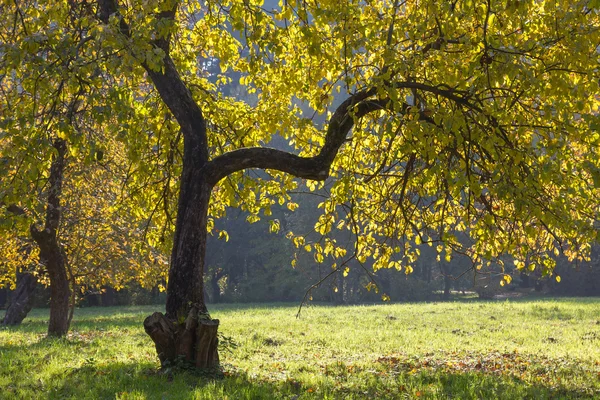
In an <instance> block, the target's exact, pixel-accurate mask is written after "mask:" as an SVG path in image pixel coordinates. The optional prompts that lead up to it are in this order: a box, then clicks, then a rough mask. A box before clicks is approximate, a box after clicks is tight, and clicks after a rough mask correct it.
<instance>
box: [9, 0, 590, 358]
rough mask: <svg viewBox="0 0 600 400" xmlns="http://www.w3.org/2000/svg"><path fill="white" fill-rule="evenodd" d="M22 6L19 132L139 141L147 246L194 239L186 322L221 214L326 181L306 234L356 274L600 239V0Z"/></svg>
mask: <svg viewBox="0 0 600 400" xmlns="http://www.w3.org/2000/svg"><path fill="white" fill-rule="evenodd" d="M2 5H3V14H4V15H7V16H10V18H5V19H4V20H3V22H2V23H1V24H2V25H1V28H0V29H1V33H2V36H1V39H0V40H1V46H2V47H1V48H0V55H1V57H2V59H1V62H0V68H1V76H2V90H3V110H2V111H3V112H2V115H3V121H2V128H1V129H2V130H1V131H0V134H1V135H2V136H0V140H2V141H13V142H15V143H17V144H18V143H21V145H22V146H25V147H27V150H26V151H27V152H29V153H34V154H37V147H32V146H45V147H46V148H49V146H50V144H51V143H52V141H53V140H54V139H55V137H59V138H62V139H65V140H67V141H68V142H69V148H70V149H71V150H70V151H71V155H73V156H74V155H75V154H79V153H87V154H90V152H91V151H92V149H94V148H95V147H94V146H96V147H97V146H100V147H107V144H108V143H110V141H111V140H117V141H118V142H119V143H121V144H122V145H123V146H124V148H125V152H126V154H127V157H128V160H129V162H130V165H131V169H130V173H129V177H130V183H131V186H130V188H131V187H135V186H136V185H138V186H137V187H138V188H139V187H140V185H141V184H142V183H143V186H144V189H143V190H141V191H133V192H132V196H133V198H135V199H137V202H138V203H137V205H138V207H137V212H138V214H139V215H143V216H144V217H145V218H146V219H147V227H148V229H147V233H148V234H147V235H146V237H147V239H148V240H149V241H150V243H151V244H152V245H155V244H156V245H158V244H160V243H164V244H165V247H168V246H169V244H171V243H173V250H172V256H171V266H170V275H169V289H168V290H169V292H170V293H169V296H168V300H167V316H168V317H169V318H170V319H171V320H172V321H179V323H180V324H181V323H182V321H183V319H185V316H186V315H188V311H189V310H190V309H192V310H193V309H197V310H199V311H201V312H203V311H205V306H204V300H203V294H202V278H203V265H204V248H205V243H206V240H205V237H206V230H208V231H209V232H214V231H213V230H214V224H215V222H214V220H215V218H218V217H220V216H223V215H224V213H225V210H226V209H227V207H241V208H242V209H244V210H246V211H248V212H250V214H251V215H250V217H249V219H250V221H252V220H256V219H257V218H260V217H261V216H263V215H264V216H267V217H268V216H269V215H270V214H271V207H272V206H273V205H274V204H276V203H279V204H282V205H283V204H287V207H288V208H290V209H294V208H296V206H297V205H296V204H295V203H294V202H293V201H292V199H291V196H290V192H292V191H294V190H296V189H297V188H298V187H299V185H300V184H302V185H306V186H307V187H308V188H310V189H316V188H323V189H325V190H326V193H327V198H326V199H324V201H323V202H322V203H321V205H320V206H321V209H322V215H321V216H320V218H319V220H318V222H317V223H316V225H315V230H316V231H317V232H318V233H319V234H320V235H321V237H320V239H318V240H316V241H314V242H312V243H309V242H308V241H307V240H306V239H305V238H304V236H303V235H300V234H297V233H294V232H288V236H289V237H290V238H291V239H292V240H293V242H294V244H295V245H296V246H297V247H298V248H302V249H304V250H306V251H309V252H312V253H313V254H314V259H315V260H316V262H317V263H324V262H325V260H326V259H330V260H329V261H328V264H329V265H332V266H333V268H332V269H333V270H334V271H338V270H341V271H346V268H347V265H348V262H349V260H357V261H358V262H359V263H366V262H372V265H373V268H375V269H378V268H396V269H403V270H404V271H405V272H407V273H410V271H411V269H412V267H411V265H412V264H413V263H414V262H415V261H416V259H417V258H418V256H419V250H418V245H420V244H422V243H427V244H431V245H432V246H436V248H437V249H438V252H439V253H440V257H444V258H450V257H452V254H453V252H460V253H463V254H465V255H467V256H469V257H470V258H471V259H472V261H473V265H474V266H475V267H476V268H482V267H485V266H486V265H488V264H489V263H490V262H491V260H494V259H498V258H499V256H501V255H510V256H512V259H514V262H515V265H516V266H517V267H518V268H524V267H525V259H527V260H528V262H529V264H528V265H533V266H534V267H535V268H541V269H542V270H543V271H544V272H545V273H551V272H552V269H553V261H552V258H550V257H549V255H551V254H553V253H562V254H564V255H566V256H567V257H569V258H570V259H580V258H584V257H586V254H587V253H588V252H589V249H590V243H591V242H592V241H594V240H596V239H597V233H598V230H597V225H596V224H597V220H598V185H599V184H600V158H599V157H598V145H599V143H600V142H599V141H600V134H599V132H598V129H599V127H600V123H599V117H598V97H597V94H598V85H599V78H600V73H599V69H598V62H599V52H598V45H599V43H600V28H599V26H600V15H599V8H600V7H599V5H598V2H597V1H590V0H581V1H562V0H553V1H538V0H536V1H531V0H530V1H508V2H505V1H496V0H487V1H471V0H464V1H460V0H457V1H450V2H442V3H440V2H437V1H400V0H394V1H384V0H380V1H346V2H339V1H329V0H327V1H318V2H317V1H311V0H302V1H281V2H279V3H278V4H275V3H272V2H266V3H265V2H263V1H260V0H259V1H255V0H231V1H229V0H228V1H213V0H207V1H202V2H198V1H175V0H162V1H159V0H143V1H142V0H140V1H138V0H129V1H115V0H99V1H97V2H72V1H62V2H55V1H18V2H9V1H3V3H2ZM234 80H236V81H237V82H234ZM234 84H235V88H234V87H233V86H234ZM234 89H235V90H234ZM75 112H77V120H80V121H83V122H82V123H86V124H90V125H92V126H93V127H94V129H93V131H98V132H100V131H101V132H102V136H101V137H96V138H95V139H91V138H90V137H87V136H86V135H82V134H81V133H80V129H78V128H76V127H75V128H74V124H72V123H71V124H69V123H66V122H65V121H69V120H72V119H73V118H72V117H73V115H74V113H75ZM48 113H51V114H52V118H50V119H49V118H47V114H48ZM48 121H51V122H48ZM93 137H94V136H92V138H93ZM104 138H106V139H104ZM281 138H283V139H284V141H285V143H284V144H282V143H281V141H280V139H281ZM43 154H46V155H45V156H43V158H44V159H45V160H46V161H45V162H46V163H47V162H48V161H47V160H48V159H49V157H50V154H51V152H49V151H46V152H45V153H43ZM40 161H41V162H44V160H40ZM34 165H36V164H35V163H34ZM249 169H263V170H266V174H255V173H252V172H249ZM178 176H180V178H179V179H178V178H177V177H178ZM297 178H300V179H303V180H304V182H302V183H301V182H300V181H299V180H298V179H297ZM178 188H179V189H178ZM3 196H7V195H6V194H3ZM176 196H178V200H177V201H176V200H175V197H176ZM209 199H210V202H209ZM3 203H4V204H9V203H10V201H9V200H8V199H5V200H3ZM175 215H176V217H175ZM175 218H176V219H175ZM173 228H175V229H174V230H175V233H174V236H172V235H171V232H172V230H173ZM277 228H278V225H277V223H276V222H275V221H274V222H273V229H277ZM335 230H348V231H349V232H351V233H352V234H353V235H354V237H355V246H354V248H353V250H351V251H348V250H347V249H346V248H345V246H343V245H340V244H338V243H337V241H336V240H335V236H334V235H333V234H332V232H333V231H335ZM220 235H223V236H225V234H223V233H220ZM171 237H173V239H172V241H171V239H170V238H171ZM499 262H502V260H499ZM507 279H509V278H507ZM147 329H149V328H148V327H147ZM185 329H186V330H187V329H188V326H187V325H186V328H185ZM157 349H158V344H157ZM159 353H160V351H159ZM163 356H164V354H163Z"/></svg>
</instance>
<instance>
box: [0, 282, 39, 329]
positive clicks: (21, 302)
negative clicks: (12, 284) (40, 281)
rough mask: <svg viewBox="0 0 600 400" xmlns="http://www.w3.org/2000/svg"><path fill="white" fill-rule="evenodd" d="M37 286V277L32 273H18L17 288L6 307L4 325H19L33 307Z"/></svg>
mask: <svg viewBox="0 0 600 400" xmlns="http://www.w3.org/2000/svg"><path fill="white" fill-rule="evenodd" d="M36 286H37V277H35V276H34V275H33V274H30V273H27V272H25V273H22V274H17V288H16V289H15V291H14V292H13V295H12V299H11V300H12V301H11V302H10V305H9V306H8V308H7V309H6V314H4V318H3V319H2V325H5V326H7V325H19V324H20V323H21V322H23V320H24V319H25V317H26V316H27V314H29V311H31V309H32V308H33V293H34V291H35V287H36Z"/></svg>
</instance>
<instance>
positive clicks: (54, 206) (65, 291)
mask: <svg viewBox="0 0 600 400" xmlns="http://www.w3.org/2000/svg"><path fill="white" fill-rule="evenodd" d="M54 148H55V149H56V150H57V156H56V157H55V158H54V159H53V160H52V165H51V167H50V178H49V179H48V185H49V189H48V201H47V205H46V222H45V225H44V229H43V230H38V229H37V228H36V227H35V226H34V225H31V227H30V232H31V237H32V238H33V240H35V242H36V243H37V245H38V246H39V248H40V262H41V263H42V264H43V265H44V266H45V267H46V269H47V271H48V276H49V277H50V322H49V323H48V336H59V337H60V336H64V335H65V334H66V333H67V332H68V330H69V298H70V295H71V290H70V288H69V279H68V277H67V264H66V255H65V253H64V251H63V249H62V246H61V245H60V244H59V242H58V226H59V223H60V217H61V211H62V210H61V206H60V197H61V195H62V182H63V176H64V171H65V154H66V151H67V145H66V142H65V141H64V140H61V139H57V140H55V141H54Z"/></svg>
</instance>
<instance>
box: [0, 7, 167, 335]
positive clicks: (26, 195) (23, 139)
mask: <svg viewBox="0 0 600 400" xmlns="http://www.w3.org/2000/svg"><path fill="white" fill-rule="evenodd" d="M34 6H35V4H33V3H31V4H22V3H14V4H10V5H8V4H3V5H2V7H3V10H6V11H7V12H8V13H9V14H10V15H13V16H14V17H15V18H16V19H13V20H12V21H18V22H19V23H18V24H16V25H13V24H12V23H9V22H7V21H3V22H2V23H1V24H0V26H1V27H2V28H1V32H2V34H3V36H2V43H1V45H2V48H1V49H0V55H1V63H0V71H1V74H0V76H1V88H2V96H1V97H0V110H1V113H2V121H1V123H0V171H1V174H0V182H1V187H2V190H0V210H2V211H3V215H2V219H0V225H1V226H0V228H1V229H0V236H1V237H2V242H3V246H2V248H1V249H0V250H2V253H1V254H2V256H3V257H2V258H3V260H2V264H0V267H2V268H1V269H0V273H1V276H2V280H6V281H8V283H12V282H11V281H12V280H14V278H15V277H16V276H21V273H24V276H25V277H26V278H27V279H20V280H19V281H20V282H23V283H24V285H23V286H21V287H20V289H21V290H19V291H18V293H17V294H18V295H19V296H18V297H17V298H15V300H16V301H15V302H14V305H15V306H16V308H14V307H11V308H10V309H9V311H7V314H6V316H5V320H4V322H5V323H19V322H20V321H21V320H22V319H23V318H24V317H25V315H26V314H27V312H28V311H29V309H30V308H31V304H30V302H29V300H30V299H31V292H32V290H33V288H34V287H35V285H36V283H37V281H38V280H40V281H42V283H44V284H47V285H49V286H50V291H51V300H50V323H49V326H48V334H49V335H53V336H62V335H64V334H66V332H67V331H68V327H69V324H70V321H71V318H72V315H73V314H72V312H73V306H74V303H75V298H76V296H77V291H78V289H79V288H85V287H89V286H92V287H100V286H102V285H105V284H107V283H110V284H112V285H114V286H116V287H120V286H122V285H124V284H126V283H127V282H129V281H132V280H136V281H138V282H141V283H142V284H144V285H146V286H148V285H154V284H156V283H157V281H158V280H160V279H162V275H161V272H160V271H161V270H162V269H164V268H163V265H164V263H163V262H162V258H163V257H162V256H161V254H160V253H158V252H157V251H155V250H154V249H153V248H151V247H149V246H147V245H146V246H144V245H142V240H141V238H142V237H143V236H144V233H145V232H147V231H148V230H149V229H153V228H152V227H150V226H148V224H146V226H145V227H144V226H143V224H142V221H140V220H139V218H135V217H134V215H133V214H134V212H133V211H134V210H133V209H132V207H131V203H129V202H128V201H127V200H126V199H123V198H122V197H123V193H122V189H123V186H124V185H125V184H126V183H127V179H128V178H127V168H128V162H127V160H126V158H125V156H124V146H123V144H122V143H120V142H119V141H118V138H117V137H115V136H112V135H105V134H104V132H103V131H102V129H101V123H103V122H105V121H108V122H114V120H112V119H111V116H110V113H109V112H107V110H106V109H105V108H103V107H102V103H101V102H99V101H97V99H98V96H99V95H101V96H105V95H107V92H106V90H105V89H106V88H105V87H102V86H97V85H95V83H94V79H98V78H99V72H98V71H95V69H94V68H95V67H94V65H93V64H92V63H90V60H95V56H94V55H92V56H91V57H87V56H89V53H88V54H86V56H84V55H83V54H82V46H83V44H85V41H86V39H85V38H82V34H83V30H84V26H83V25H84V16H85V15H87V12H88V11H89V10H88V8H87V6H86V5H85V4H74V3H73V4H71V6H70V8H69V9H65V8H64V7H63V5H62V4H46V5H44V11H46V14H44V13H40V10H37V9H36V8H35V7H34ZM23 7H25V8H23ZM25 10H26V12H25ZM64 11H67V14H61V13H62V12H64ZM51 17H53V18H63V17H64V18H65V19H64V25H61V26H60V27H59V26H58V25H53V26H50V27H49V26H48V23H49V21H50V18H51ZM21 64H23V65H26V66H27V67H26V68H23V69H20V68H18V66H19V65H21ZM102 82H104V80H102ZM84 94H85V96H84ZM108 95H110V93H108ZM113 103H114V102H113ZM137 184H140V182H138V183H137ZM129 186H133V185H129ZM137 207H139V204H137V205H136V207H135V208H137ZM40 221H41V224H40ZM40 225H41V226H42V229H40V228H39V226H40ZM24 249H26V250H24ZM23 253H25V254H23ZM38 256H39V257H38ZM38 258H39V260H38ZM37 264H40V265H39V266H38V265H37ZM132 271H135V274H133V273H132ZM21 295H22V296H21ZM21 297H22V298H23V300H21ZM69 305H71V310H70V312H69Z"/></svg>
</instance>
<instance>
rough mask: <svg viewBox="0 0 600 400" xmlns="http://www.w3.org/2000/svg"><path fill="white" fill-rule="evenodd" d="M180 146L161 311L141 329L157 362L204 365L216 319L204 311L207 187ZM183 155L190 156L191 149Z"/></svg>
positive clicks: (212, 351) (213, 356)
mask: <svg viewBox="0 0 600 400" xmlns="http://www.w3.org/2000/svg"><path fill="white" fill-rule="evenodd" d="M185 146H186V149H185V150H184V166H183V174H182V177H181V189H180V195H179V208H178V212H177V223H176V229H175V238H174V243H173V251H172V253H171V266H170V269H169V283H168V287H167V313H166V315H163V314H161V313H154V314H152V315H151V316H149V317H148V318H146V319H145V321H144V329H145V331H146V333H147V334H148V335H150V337H151V338H152V340H153V341H154V344H155V346H156V351H157V353H158V357H159V359H160V361H161V365H162V366H163V367H164V366H167V365H172V364H173V363H175V362H176V361H178V360H179V359H183V360H185V361H187V362H189V363H192V364H194V365H195V366H196V367H198V368H203V369H208V368H215V367H218V365H219V355H218V352H217V346H218V339H217V329H218V326H219V321H218V320H213V319H211V318H210V316H209V315H208V311H207V308H206V304H205V300H204V284H203V268H204V256H205V249H206V235H207V233H206V222H207V212H208V202H209V194H210V191H209V190H210V186H208V185H206V184H205V183H204V182H203V180H202V177H201V176H199V174H200V172H201V171H200V170H199V169H196V168H195V166H194V164H196V163H195V162H194V161H195V160H193V159H192V160H190V159H189V158H188V157H186V156H188V154H189V153H191V152H190V151H188V150H187V146H188V144H187V143H186V145H185ZM189 156H190V157H191V158H193V154H189ZM189 161H191V162H189ZM190 164H192V165H191V166H190Z"/></svg>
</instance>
